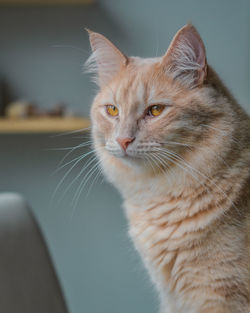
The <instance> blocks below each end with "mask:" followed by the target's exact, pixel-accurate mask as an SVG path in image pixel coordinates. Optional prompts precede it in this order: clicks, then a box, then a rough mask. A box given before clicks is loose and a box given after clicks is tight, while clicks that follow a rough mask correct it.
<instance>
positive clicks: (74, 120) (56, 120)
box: [0, 117, 90, 134]
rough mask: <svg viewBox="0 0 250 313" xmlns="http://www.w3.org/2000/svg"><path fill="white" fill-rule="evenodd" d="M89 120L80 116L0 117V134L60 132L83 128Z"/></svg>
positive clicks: (88, 123)
mask: <svg viewBox="0 0 250 313" xmlns="http://www.w3.org/2000/svg"><path fill="white" fill-rule="evenodd" d="M89 126H90V121H89V120H88V119H86V118H81V117H64V118H61V117H53V118H52V117H37V118H27V119H8V118H0V134H14V133H16V134H18V133H60V132H67V131H69V132H70V131H74V130H80V129H83V130H84V129H85V128H88V127H89Z"/></svg>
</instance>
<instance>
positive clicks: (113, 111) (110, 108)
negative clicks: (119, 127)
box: [106, 104, 119, 116]
mask: <svg viewBox="0 0 250 313" xmlns="http://www.w3.org/2000/svg"><path fill="white" fill-rule="evenodd" d="M106 110H107V112H108V114H109V115H111V116H118V113H119V110H118V109H117V107H116V106H115V105H111V104H108V105H106Z"/></svg>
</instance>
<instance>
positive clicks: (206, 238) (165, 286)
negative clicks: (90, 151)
mask: <svg viewBox="0 0 250 313" xmlns="http://www.w3.org/2000/svg"><path fill="white" fill-rule="evenodd" d="M98 36H101V35H99V34H96V33H91V34H90V37H91V38H90V39H91V40H92V42H93V40H95V39H96V38H97V37H98ZM98 38H100V37H98ZM101 38H102V39H103V37H101ZM102 44H103V45H106V44H107V42H106V41H105V40H104V41H103V42H102ZM108 45H109V46H108V49H110V47H111V46H110V43H109V42H108ZM92 47H93V45H92ZM98 49H99V48H98ZM105 49H107V47H105ZM105 49H104V50H103V51H102V53H104V54H105V51H106V50H105ZM113 49H114V51H113V53H114V54H115V55H116V59H115V61H116V67H115V70H114V68H113V70H112V72H113V74H112V75H113V76H112V77H111V76H110V75H109V76H108V81H106V83H103V84H101V85H100V88H101V89H100V92H99V93H98V94H97V96H96V98H95V100H94V102H93V106H92V110H91V118H92V125H93V127H92V134H93V138H94V144H95V149H96V153H97V155H98V157H99V158H100V160H101V164H102V167H103V171H104V173H105V174H106V176H107V178H108V180H109V181H110V182H112V183H113V184H114V186H115V187H116V188H117V189H118V190H119V191H120V192H121V194H122V196H123V199H124V208H125V212H126V215H127V217H128V221H129V225H130V226H129V234H130V236H131V238H132V239H133V241H134V244H135V247H136V248H137V250H138V251H139V253H140V254H141V256H142V259H143V261H144V263H145V266H146V267H147V268H148V270H149V273H150V276H151V278H152V281H153V282H154V283H155V285H156V288H157V289H158V291H159V295H160V299H161V312H160V313H250V266H249V264H250V175H249V173H250V121H249V117H248V115H247V114H246V113H245V112H244V110H243V109H242V108H241V107H240V106H239V105H238V104H237V102H236V101H235V99H234V98H233V97H232V95H231V94H230V93H229V91H228V90H227V89H226V88H225V87H224V85H223V84H222V82H221V81H220V79H219V78H218V76H217V74H216V73H215V72H214V70H213V69H212V68H211V67H210V66H207V62H206V54H205V48H204V45H203V43H202V41H201V38H200V36H199V34H198V33H197V31H196V30H195V28H194V27H193V26H192V25H187V26H185V27H184V28H182V29H181V30H180V31H179V32H178V33H177V35H176V36H175V38H174V40H173V42H172V43H171V45H170V47H169V49H168V51H167V53H166V54H165V56H163V57H162V58H156V59H140V58H137V57H130V58H127V57H125V56H124V55H123V54H122V53H120V54H119V53H118V52H117V51H118V50H117V48H116V47H114V48H113ZM93 50H94V49H93ZM111 50H112V48H111ZM93 53H94V55H95V50H94V51H93ZM98 53H99V52H98ZM102 53H99V56H102ZM109 53H111V54H110V55H112V51H109ZM101 58H102V57H101ZM108 59H109V58H108V57H107V56H104V61H105V60H108ZM124 60H126V62H125V61H124ZM97 62H99V63H100V62H101V61H100V60H99V61H97ZM124 62H125V63H126V64H125V63H124ZM106 70H107V68H106V67H103V68H100V67H99V68H98V67H97V75H99V77H104V76H105V73H101V71H104V72H105V71H106ZM108 73H109V74H110V71H108ZM158 103H161V104H163V105H165V106H166V107H165V109H164V111H163V112H162V114H161V115H160V116H157V117H153V118H152V117H148V116H147V115H145V112H146V111H147V108H148V107H149V106H150V105H152V104H158ZM107 104H111V105H115V106H117V108H118V109H119V116H117V117H115V118H114V117H111V116H109V115H108V114H107V111H106V109H105V105H107ZM118 137H119V138H127V137H129V138H130V137H131V138H135V139H134V141H133V142H132V143H131V144H129V146H128V148H127V150H126V152H124V151H123V149H122V148H121V146H120V145H119V142H117V140H116V139H117V138H118Z"/></svg>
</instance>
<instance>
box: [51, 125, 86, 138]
mask: <svg viewBox="0 0 250 313" xmlns="http://www.w3.org/2000/svg"><path fill="white" fill-rule="evenodd" d="M90 129H91V126H89V127H85V128H80V129H76V130H72V131H68V132H64V133H60V134H56V135H51V136H50V137H51V138H56V137H61V136H68V135H72V134H76V133H80V132H86V131H88V130H90Z"/></svg>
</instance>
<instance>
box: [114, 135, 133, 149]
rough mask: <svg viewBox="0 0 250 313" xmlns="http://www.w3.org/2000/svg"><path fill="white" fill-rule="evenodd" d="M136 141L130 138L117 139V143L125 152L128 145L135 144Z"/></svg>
mask: <svg viewBox="0 0 250 313" xmlns="http://www.w3.org/2000/svg"><path fill="white" fill-rule="evenodd" d="M134 140H135V138H130V137H126V138H120V137H118V138H116V141H117V142H118V143H119V144H120V146H121V147H122V149H123V150H124V151H126V150H127V147H128V145H129V144H130V143H131V142H133V141H134Z"/></svg>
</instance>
